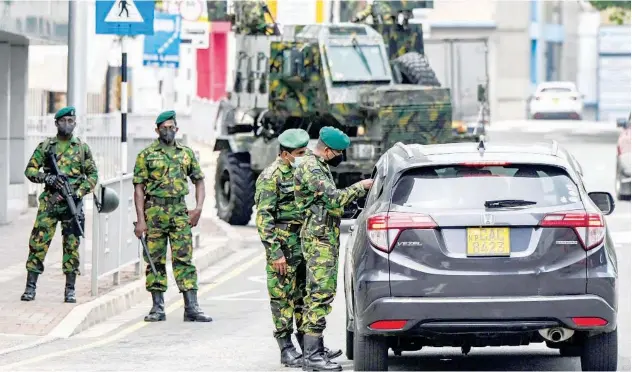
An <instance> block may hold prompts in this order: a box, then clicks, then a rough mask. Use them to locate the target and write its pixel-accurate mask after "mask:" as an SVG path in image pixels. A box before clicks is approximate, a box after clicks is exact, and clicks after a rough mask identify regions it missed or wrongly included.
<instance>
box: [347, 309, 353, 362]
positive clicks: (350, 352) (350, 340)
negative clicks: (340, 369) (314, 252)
mask: <svg viewBox="0 0 632 372" xmlns="http://www.w3.org/2000/svg"><path fill="white" fill-rule="evenodd" d="M345 324H347V325H348V324H349V314H347V322H346V323H345ZM346 331H347V332H346V334H345V343H346V345H345V356H346V357H347V359H349V360H353V343H354V342H355V341H354V340H353V339H354V337H353V336H354V334H353V331H350V330H349V329H348V328H347V329H346Z"/></svg>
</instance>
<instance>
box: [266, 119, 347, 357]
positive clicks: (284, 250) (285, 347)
mask: <svg viewBox="0 0 632 372" xmlns="http://www.w3.org/2000/svg"><path fill="white" fill-rule="evenodd" d="M308 143H309V134H308V133H307V132H306V131H304V130H302V129H288V130H286V131H284V132H283V133H281V135H280V136H279V144H280V150H279V157H278V158H277V160H276V161H275V162H274V163H272V164H271V165H270V166H268V167H267V168H266V169H265V170H264V171H263V172H262V173H261V175H260V176H259V178H258V179H257V183H256V187H255V203H256V208H257V220H256V224H257V230H258V232H259V236H260V237H261V242H262V243H263V246H264V247H265V250H266V258H267V260H266V261H267V264H266V275H267V285H268V294H269V295H270V309H271V310H272V322H273V324H274V332H273V336H274V338H275V339H276V340H277V343H278V344H279V349H280V351H281V364H283V365H284V366H286V367H301V366H302V357H301V354H300V353H299V352H297V351H296V348H295V347H294V344H293V343H292V339H291V336H292V332H293V329H294V327H293V323H294V322H296V330H297V331H298V332H297V333H296V335H295V336H296V339H297V341H298V343H299V345H300V346H301V347H303V345H302V342H303V337H302V334H301V333H300V328H301V327H302V319H303V317H302V315H303V297H304V296H305V261H304V260H303V252H302V250H301V241H300V238H299V232H300V229H301V226H302V223H303V220H304V217H303V215H302V214H301V213H299V212H298V209H297V208H296V205H295V203H294V175H293V171H294V170H293V168H296V167H298V166H299V164H300V163H301V161H302V160H303V154H304V153H305V151H306V146H307V144H308ZM329 354H330V357H331V358H335V357H338V356H340V355H342V351H341V350H337V351H335V352H329Z"/></svg>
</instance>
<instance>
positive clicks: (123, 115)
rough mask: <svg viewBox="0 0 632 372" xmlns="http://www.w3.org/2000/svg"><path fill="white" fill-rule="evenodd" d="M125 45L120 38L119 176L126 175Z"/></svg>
mask: <svg viewBox="0 0 632 372" xmlns="http://www.w3.org/2000/svg"><path fill="white" fill-rule="evenodd" d="M127 102H128V99H127V45H126V39H125V36H122V37H121V174H122V175H123V174H126V173H127Z"/></svg>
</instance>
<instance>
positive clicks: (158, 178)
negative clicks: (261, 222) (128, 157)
mask: <svg viewBox="0 0 632 372" xmlns="http://www.w3.org/2000/svg"><path fill="white" fill-rule="evenodd" d="M156 126H157V128H156V133H157V134H158V140H156V141H154V143H152V144H151V145H149V146H148V147H146V148H145V149H143V150H142V151H141V152H140V153H139V154H138V156H137V157H136V165H135V166H134V178H133V183H134V204H135V205H136V228H135V230H134V233H135V234H136V236H137V237H138V238H141V237H142V236H143V235H145V236H146V239H147V247H148V248H149V254H150V256H151V259H152V261H153V262H154V266H155V267H156V271H157V272H158V276H156V275H154V274H153V272H152V271H151V270H150V268H151V267H150V266H149V265H147V270H146V273H147V277H146V282H145V288H146V289H147V291H148V292H150V293H151V297H152V302H153V304H152V307H151V310H150V311H149V314H148V315H147V316H145V321H146V322H158V321H164V320H166V315H165V300H164V292H166V291H167V268H166V264H167V241H169V243H170V246H171V260H172V266H173V276H174V277H175V280H176V283H177V285H178V289H179V290H180V292H181V293H182V295H183V297H184V321H185V322H211V321H212V320H213V319H212V318H211V317H209V316H206V315H204V313H203V312H202V310H201V309H200V307H199V305H198V300H197V289H198V280H197V269H196V268H195V266H194V265H193V262H192V256H193V241H192V234H191V227H193V226H197V224H198V222H199V220H200V216H201V214H202V205H203V204H204V198H205V195H206V194H205V190H204V173H203V172H202V169H201V168H200V163H199V162H198V160H197V158H196V157H195V154H194V153H193V150H191V149H190V148H189V147H187V146H184V145H183V144H181V143H179V142H178V141H176V140H175V137H176V133H177V132H178V127H177V122H176V113H175V112H174V111H166V112H163V113H161V114H160V115H159V116H158V118H157V119H156ZM187 178H189V179H191V182H193V184H195V201H196V207H195V209H194V210H192V211H188V210H187V205H186V202H185V200H184V197H185V196H186V195H187V194H188V193H189V184H188V180H187Z"/></svg>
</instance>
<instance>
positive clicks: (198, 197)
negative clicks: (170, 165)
mask: <svg viewBox="0 0 632 372" xmlns="http://www.w3.org/2000/svg"><path fill="white" fill-rule="evenodd" d="M189 156H190V157H191V164H190V165H189V169H187V176H188V177H189V178H190V179H191V182H193V184H194V185H195V203H196V207H195V209H199V210H202V206H203V205H204V199H205V198H206V186H205V185H204V172H203V171H202V167H200V162H199V161H198V159H197V157H196V156H195V153H194V152H193V150H191V149H189Z"/></svg>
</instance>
